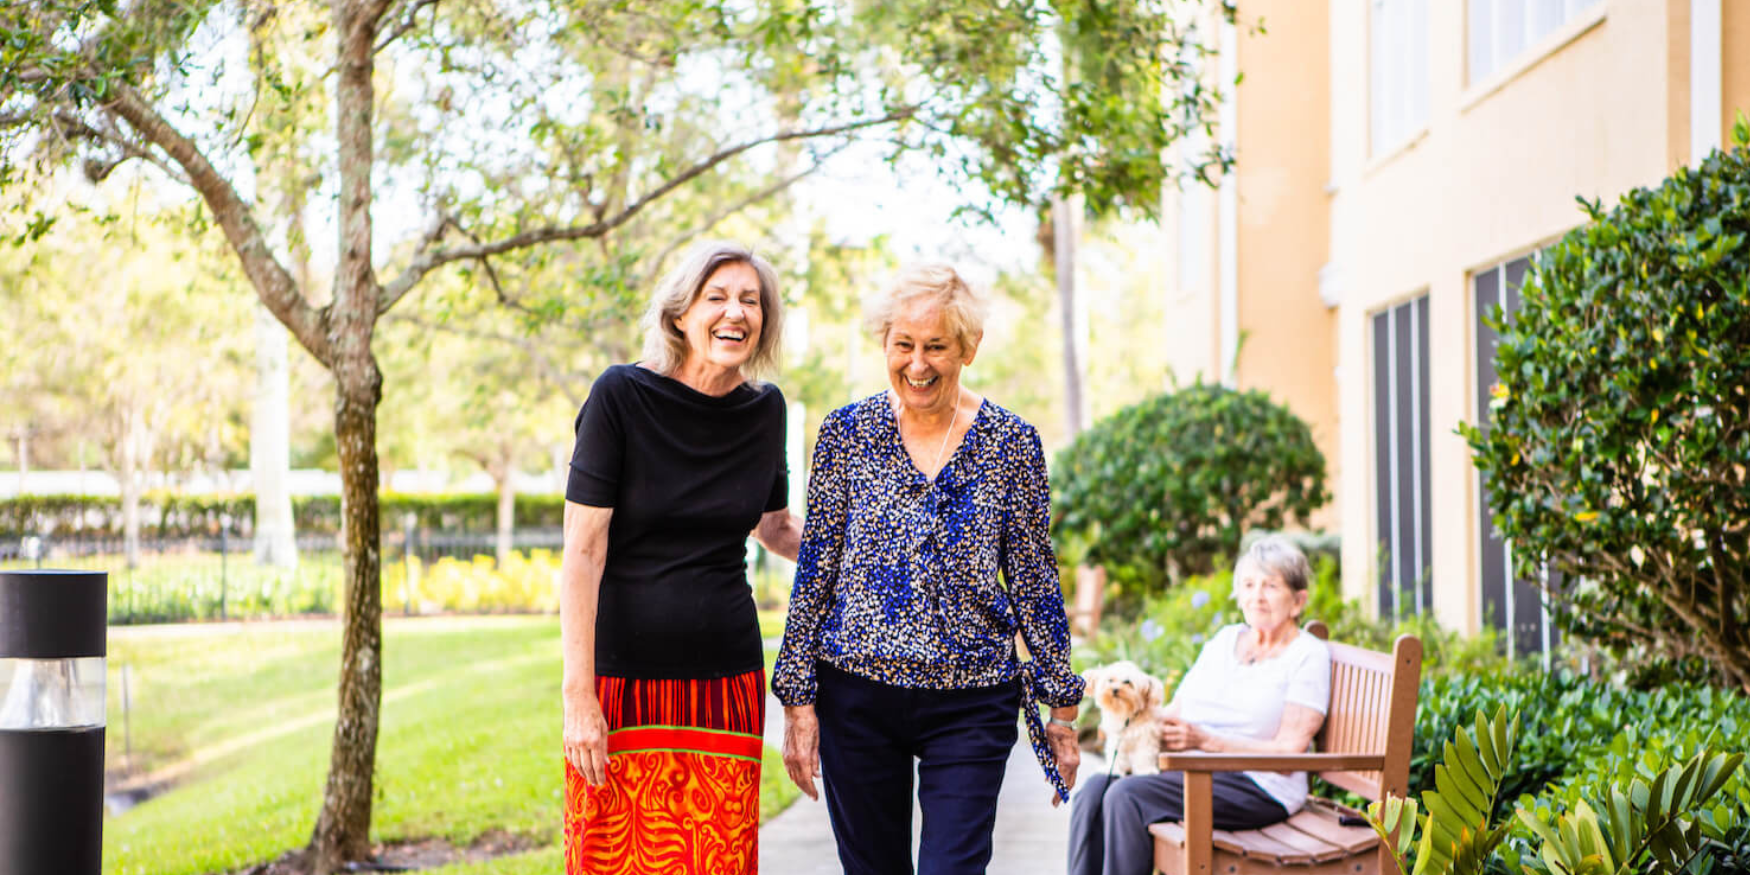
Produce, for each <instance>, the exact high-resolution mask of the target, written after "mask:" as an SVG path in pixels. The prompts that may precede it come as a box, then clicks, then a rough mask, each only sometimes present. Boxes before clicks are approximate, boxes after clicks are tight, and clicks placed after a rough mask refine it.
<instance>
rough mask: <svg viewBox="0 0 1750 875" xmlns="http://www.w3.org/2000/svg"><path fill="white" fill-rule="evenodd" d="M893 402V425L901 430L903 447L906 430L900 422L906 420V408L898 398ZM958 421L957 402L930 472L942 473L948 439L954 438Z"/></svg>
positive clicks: (900, 438) (900, 435) (958, 409)
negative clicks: (903, 414)
mask: <svg viewBox="0 0 1750 875" xmlns="http://www.w3.org/2000/svg"><path fill="white" fill-rule="evenodd" d="M893 401H894V410H893V424H894V427H895V428H897V429H898V430H899V441H900V444H901V445H903V444H904V443H905V429H904V427H903V426H902V425H901V422H900V421H901V420H902V419H903V418H904V417H903V416H902V411H903V410H904V406H903V405H901V404H900V403H899V399H898V398H895V399H893ZM958 421H960V405H959V403H958V402H957V403H955V405H954V415H953V416H950V417H948V428H947V430H946V431H943V432H942V445H941V446H939V447H937V448H936V458H934V459H932V460H930V470H932V471H935V472H936V473H938V474H939V473H941V471H942V454H943V453H946V452H948V438H950V437H952V436H953V434H954V423H956V422H958ZM931 476H934V475H931Z"/></svg>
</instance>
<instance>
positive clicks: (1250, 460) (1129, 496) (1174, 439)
mask: <svg viewBox="0 0 1750 875" xmlns="http://www.w3.org/2000/svg"><path fill="white" fill-rule="evenodd" d="M1051 471H1052V477H1053V478H1054V483H1053V486H1054V487H1055V489H1054V492H1055V493H1056V494H1055V495H1054V496H1053V507H1054V510H1055V511H1056V516H1055V519H1054V520H1053V524H1052V534H1053V535H1054V538H1055V540H1056V542H1057V546H1058V551H1059V555H1061V556H1065V557H1066V558H1071V559H1073V560H1074V561H1077V562H1081V561H1085V562H1088V563H1092V564H1096V565H1104V566H1107V569H1108V571H1115V570H1116V569H1117V568H1119V567H1122V566H1129V567H1131V568H1132V569H1134V570H1135V571H1137V572H1138V573H1140V574H1142V575H1143V576H1145V577H1156V578H1160V577H1169V578H1172V579H1179V578H1183V577H1185V576H1188V575H1197V574H1208V573H1210V572H1211V571H1213V570H1215V568H1216V566H1217V565H1218V564H1219V563H1218V558H1219V557H1224V556H1232V555H1233V551H1234V547H1235V545H1237V544H1239V543H1240V536H1241V535H1242V534H1244V533H1245V532H1246V531H1247V530H1248V529H1255V528H1264V529H1280V528H1282V527H1284V526H1285V525H1287V524H1289V523H1290V522H1293V523H1297V524H1300V525H1305V524H1306V522H1307V519H1308V518H1309V517H1310V516H1311V515H1312V513H1313V511H1315V510H1318V509H1319V508H1320V507H1322V506H1323V505H1324V504H1325V502H1326V501H1328V500H1329V499H1330V494H1329V493H1328V492H1327V491H1326V490H1325V459H1324V456H1323V455H1321V454H1320V453H1319V448H1318V445H1317V444H1316V443H1314V442H1313V438H1312V431H1311V429H1310V428H1308V426H1307V424H1306V423H1305V422H1304V421H1303V420H1301V419H1300V418H1299V417H1297V416H1295V415H1294V413H1293V411H1290V410H1289V409H1288V408H1287V407H1285V406H1283V405H1281V404H1278V403H1276V402H1274V401H1272V400H1270V398H1269V396H1267V395H1265V394H1264V393H1262V392H1259V391H1256V390H1251V391H1245V392H1239V391H1234V390H1231V389H1227V388H1224V387H1222V386H1218V385H1207V384H1204V383H1202V382H1198V383H1195V384H1193V385H1190V386H1186V387H1184V388H1182V389H1179V390H1178V391H1175V392H1170V393H1167V394H1163V395H1157V396H1155V397H1153V398H1150V399H1148V400H1146V401H1143V402H1141V403H1139V404H1135V405H1132V406H1130V407H1126V408H1124V409H1123V410H1120V411H1118V412H1117V413H1114V414H1112V415H1111V416H1108V417H1106V418H1105V419H1102V420H1100V421H1099V422H1098V423H1095V424H1094V426H1093V427H1092V428H1090V429H1088V430H1087V431H1084V432H1082V433H1081V435H1080V436H1078V437H1077V438H1076V439H1075V442H1074V443H1072V444H1070V445H1069V446H1068V447H1067V448H1065V449H1064V450H1063V451H1062V452H1060V453H1058V456H1057V460H1056V464H1054V465H1052V467H1051Z"/></svg>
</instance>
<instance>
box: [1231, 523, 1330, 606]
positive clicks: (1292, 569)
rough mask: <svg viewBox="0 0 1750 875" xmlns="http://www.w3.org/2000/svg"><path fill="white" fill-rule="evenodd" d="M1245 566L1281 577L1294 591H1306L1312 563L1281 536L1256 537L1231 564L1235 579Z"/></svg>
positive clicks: (1310, 577) (1310, 576) (1291, 542)
mask: <svg viewBox="0 0 1750 875" xmlns="http://www.w3.org/2000/svg"><path fill="white" fill-rule="evenodd" d="M1247 565H1250V566H1252V567H1253V568H1256V569H1258V570H1259V571H1262V572H1264V573H1265V574H1269V575H1271V576H1274V577H1280V578H1282V582H1283V583H1286V584H1288V588H1289V589H1290V590H1292V591H1294V592H1306V588H1307V586H1308V585H1309V583H1310V582H1311V580H1312V565H1311V563H1309V562H1307V561H1306V554H1305V553H1302V552H1300V548H1299V547H1296V546H1295V545H1294V542H1293V541H1290V540H1289V539H1287V538H1285V537H1283V536H1281V535H1267V536H1265V537H1262V538H1259V539H1258V540H1257V541H1256V542H1254V543H1253V544H1252V546H1251V547H1250V548H1249V549H1247V550H1246V552H1244V553H1241V554H1240V559H1239V561H1238V562H1235V563H1234V577H1236V578H1238V577H1239V576H1240V572H1241V571H1242V570H1243V569H1244V568H1245V567H1246V566H1247Z"/></svg>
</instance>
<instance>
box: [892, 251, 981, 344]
mask: <svg viewBox="0 0 1750 875" xmlns="http://www.w3.org/2000/svg"><path fill="white" fill-rule="evenodd" d="M919 300H927V301H932V302H934V303H935V304H936V305H937V306H939V307H941V308H942V321H943V322H945V323H947V326H948V330H949V331H950V332H953V334H954V337H955V338H956V339H957V340H959V341H960V348H961V349H962V350H968V349H971V348H973V347H974V346H976V345H977V344H978V339H979V337H981V336H982V335H983V334H984V313H985V303H984V300H983V299H982V298H980V297H979V296H978V293H977V292H974V291H973V290H972V286H971V285H970V284H968V283H967V282H966V280H964V279H962V278H961V276H960V274H959V273H958V272H957V271H955V270H954V268H952V267H950V266H948V265H946V264H914V265H912V266H910V267H907V268H904V269H903V270H901V271H900V272H899V273H898V274H897V275H895V276H894V278H893V280H892V281H891V282H889V283H888V284H887V286H886V288H884V289H882V290H881V291H880V292H878V293H876V294H875V295H874V296H873V297H871V298H870V299H869V300H868V301H867V302H866V303H865V305H864V312H865V315H864V322H863V324H864V325H865V326H866V327H867V328H868V329H869V333H870V334H873V335H874V336H875V339H876V340H878V341H880V342H881V343H883V344H885V343H886V342H887V332H888V331H889V330H891V329H892V328H893V320H894V318H895V317H897V316H898V314H899V310H900V308H901V307H904V306H905V305H907V304H910V303H912V302H913V301H919Z"/></svg>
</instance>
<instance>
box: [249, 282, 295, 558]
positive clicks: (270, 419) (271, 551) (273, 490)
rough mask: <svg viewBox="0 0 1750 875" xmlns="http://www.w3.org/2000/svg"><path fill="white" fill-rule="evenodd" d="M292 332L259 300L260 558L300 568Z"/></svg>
mask: <svg viewBox="0 0 1750 875" xmlns="http://www.w3.org/2000/svg"><path fill="white" fill-rule="evenodd" d="M290 345H291V343H290V337H289V336H288V335H287V334H286V327H285V326H284V325H281V324H280V321H279V320H278V319H277V318H275V317H274V315H273V313H272V312H270V311H269V310H268V309H267V306H266V305H264V304H261V303H257V304H256V305H255V367H256V372H255V407H254V410H253V411H252V412H251V413H252V415H251V421H250V426H249V474H250V479H251V480H252V481H253V482H254V486H255V561H256V562H257V563H259V564H261V565H272V566H274V567H276V568H296V567H298V542H297V537H296V534H297V533H296V529H295V528H294V522H293V519H292V495H291V491H290V489H289V488H288V486H289V484H288V483H287V480H288V479H290V474H291V470H290V469H291V436H290V431H291V425H290V419H291V410H290V407H291V369H290V366H289V362H288V361H287V354H288V352H289V347H290Z"/></svg>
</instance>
